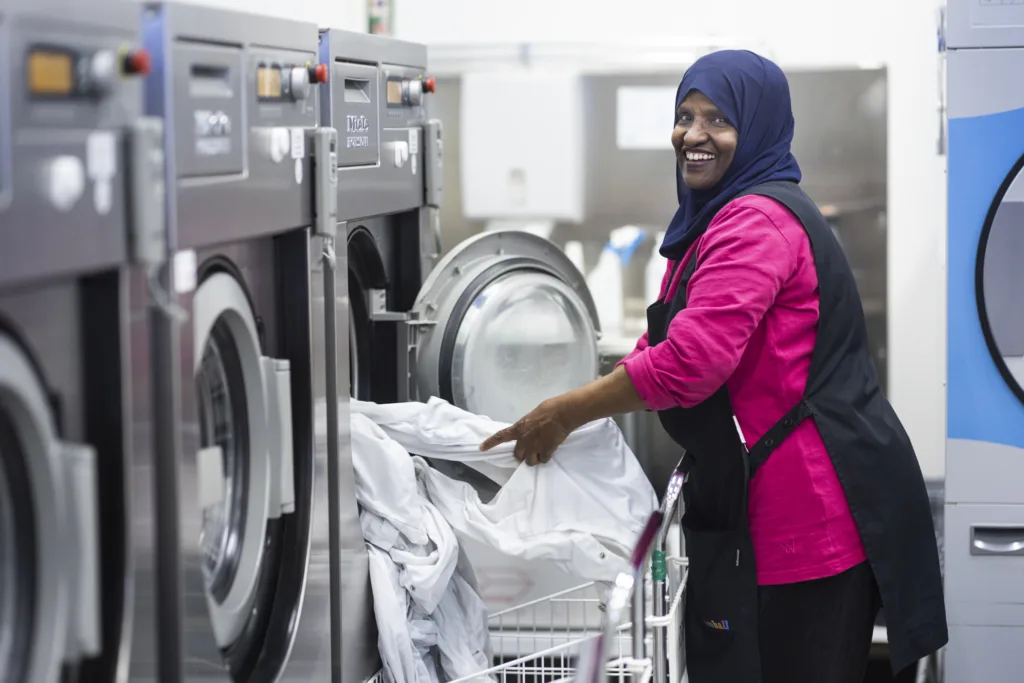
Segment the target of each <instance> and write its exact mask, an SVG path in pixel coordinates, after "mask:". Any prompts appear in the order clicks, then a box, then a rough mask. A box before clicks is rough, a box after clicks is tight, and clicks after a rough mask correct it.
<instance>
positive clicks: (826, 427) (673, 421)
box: [648, 182, 947, 683]
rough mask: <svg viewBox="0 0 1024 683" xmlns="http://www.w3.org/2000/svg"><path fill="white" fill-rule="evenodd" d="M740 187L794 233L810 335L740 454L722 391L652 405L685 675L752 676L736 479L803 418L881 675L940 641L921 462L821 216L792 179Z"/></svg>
mask: <svg viewBox="0 0 1024 683" xmlns="http://www.w3.org/2000/svg"><path fill="white" fill-rule="evenodd" d="M749 194H756V195H762V196H766V197H770V198H772V199H775V200H776V201H778V202H780V203H782V204H783V205H785V206H786V207H787V208H788V209H789V210H790V212H792V213H793V214H794V215H795V216H796V217H797V218H798V219H799V220H800V222H801V223H802V225H803V227H804V230H805V231H806V232H807V236H808V237H809V239H810V243H811V248H812V249H813V252H814V264H815V269H816V270H817V275H818V288H819V321H818V334H817V340H816V342H815V346H814V351H813V354H812V356H811V366H810V372H809V375H808V378H807V386H806V389H805V391H804V396H803V399H802V400H801V401H800V402H799V403H798V404H797V405H795V406H793V407H792V409H791V410H789V412H788V413H786V415H784V416H783V417H782V418H781V419H780V420H779V421H778V423H776V424H775V426H773V427H772V428H771V429H769V430H768V432H767V433H766V434H764V436H763V437H762V438H761V439H760V440H759V441H758V442H757V443H756V444H753V445H752V446H751V447H750V450H749V452H748V450H747V447H746V445H745V444H743V443H742V441H741V437H740V435H739V434H738V427H737V426H736V425H735V423H734V418H733V412H732V406H731V403H730V401H729V395H728V391H727V389H726V387H725V386H723V387H722V388H720V389H719V390H718V391H717V392H716V393H715V394H714V395H712V396H711V397H710V398H708V399H707V400H705V401H704V402H703V403H701V404H699V405H697V406H694V407H693V408H672V409H669V410H665V411H661V412H659V417H660V419H661V422H662V425H663V426H664V427H665V429H666V431H667V432H668V433H669V435H670V436H671V437H672V438H673V440H675V441H676V442H677V443H678V444H679V445H680V446H682V447H683V448H684V449H686V457H685V458H684V469H686V471H687V474H688V478H687V482H686V484H685V485H684V489H683V497H684V502H685V506H686V507H685V510H686V513H685V518H684V531H685V532H686V535H687V555H689V557H690V583H689V585H688V587H687V604H686V612H687V614H686V638H687V661H688V668H689V671H690V680H691V683H709V682H718V681H721V682H722V683H725V682H726V681H728V682H729V683H757V682H758V681H760V666H759V656H758V654H757V650H756V648H757V628H756V626H757V585H756V572H755V569H754V557H753V547H752V544H751V543H750V538H749V530H748V528H747V520H746V514H747V484H748V481H749V478H750V477H753V476H755V475H756V473H757V469H758V467H759V466H760V465H762V464H763V463H764V462H765V461H766V460H767V459H768V457H769V456H770V455H771V454H772V452H773V451H774V450H775V448H777V447H778V445H779V444H780V443H781V442H782V441H783V440H784V439H785V438H786V437H787V436H789V434H790V432H792V431H793V430H794V429H795V428H796V426H797V425H798V424H800V422H802V421H803V420H805V419H808V418H811V419H813V420H814V422H815V424H816V425H817V428H818V431H819V432H820V434H821V438H822V440H823V441H824V444H825V447H826V449H827V450H828V453H829V456H830V457H831V460H832V463H833V465H834V467H835V470H836V474H837V475H838V477H839V481H840V483H841V484H842V487H843V490H844V492H845V493H846V499H847V501H848V503H849V506H850V510H851V512H852V514H853V518H854V520H855V522H856V524H857V528H858V530H859V531H860V535H861V539H862V540H863V543H864V548H865V550H866V552H867V556H868V560H869V562H870V564H871V568H872V570H873V571H874V574H875V578H876V580H877V582H878V587H879V592H880V593H881V597H882V604H883V607H884V610H885V613H886V625H887V629H888V635H889V647H890V654H891V659H892V665H893V669H894V670H897V671H898V670H901V669H903V668H905V667H906V666H908V665H910V664H912V663H914V662H915V661H917V660H918V659H920V658H922V657H924V656H926V655H928V654H930V653H932V652H934V651H936V650H938V649H939V648H940V647H942V646H943V645H944V644H945V643H946V641H947V628H946V613H945V603H944V599H943V586H942V578H941V574H940V568H939V558H938V548H937V545H936V542H935V531H934V526H933V522H932V516H931V509H930V505H929V501H928V494H927V491H926V489H925V483H924V478H923V476H922V474H921V468H920V465H919V463H918V460H917V457H916V455H915V453H914V449H913V447H912V446H911V443H910V439H909V438H908V436H907V434H906V432H905V431H904V429H903V426H902V425H901V424H900V421H899V419H898V418H897V417H896V413H895V412H894V411H893V409H892V406H891V405H890V404H889V401H888V400H887V399H886V398H885V396H884V395H883V394H882V391H881V389H880V387H879V384H878V377H877V373H876V371H875V367H874V364H873V362H872V360H871V357H870V354H869V351H868V344H867V328H866V325H865V322H864V312H863V309H862V307H861V301H860V296H859V294H858V292H857V287H856V283H855V281H854V278H853V272H852V271H851V269H850V265H849V263H848V262H847V260H846V256H845V254H844V253H843V251H842V248H841V247H840V246H839V243H838V241H837V240H836V238H835V235H834V234H833V232H832V230H831V228H830V227H829V225H828V223H827V222H826V221H825V219H824V218H823V217H822V215H821V213H820V212H819V211H818V209H817V207H816V206H815V205H814V203H813V202H812V201H811V200H810V198H809V197H807V195H806V194H804V192H803V191H802V190H801V189H800V187H799V186H798V185H797V184H795V183H790V182H771V183H765V184H763V185H760V186H757V187H754V188H752V189H750V190H748V191H746V192H744V193H742V195H740V196H743V195H749ZM695 264H696V257H695V256H693V257H691V259H690V260H689V262H687V263H686V264H685V266H683V268H684V270H683V276H682V281H681V282H680V285H679V289H678V291H677V293H676V295H675V296H674V297H673V299H672V301H669V302H658V303H656V304H654V305H652V306H651V307H650V308H649V309H648V341H649V343H650V344H651V345H654V344H657V343H659V342H661V341H663V340H664V339H665V335H666V331H667V329H668V324H669V322H670V321H671V320H672V318H674V317H675V315H676V314H677V313H678V312H679V311H681V310H682V309H684V308H685V307H686V290H687V283H688V282H689V279H690V276H691V275H692V274H693V271H694V269H695ZM765 390H766V391H770V390H771V389H770V388H769V387H766V388H765Z"/></svg>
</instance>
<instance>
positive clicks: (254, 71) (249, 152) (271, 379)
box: [143, 2, 338, 682]
mask: <svg viewBox="0 0 1024 683" xmlns="http://www.w3.org/2000/svg"><path fill="white" fill-rule="evenodd" d="M143 26H144V34H145V37H146V40H147V44H148V45H149V46H150V47H151V50H152V52H153V57H154V66H155V72H156V73H155V74H154V78H153V79H152V82H151V86H152V87H150V88H149V89H148V91H147V99H146V103H147V111H148V112H150V113H151V114H153V115H157V116H162V117H164V118H165V119H166V120H168V121H170V122H173V123H172V124H170V125H169V128H168V134H167V138H166V150H167V152H166V159H167V176H168V178H172V179H173V181H172V182H171V184H170V189H169V193H168V195H169V196H168V202H167V207H168V208H167V216H168V235H169V237H168V246H169V248H170V249H171V250H172V251H173V252H174V254H175V255H174V263H173V268H171V269H169V270H168V272H166V273H164V281H165V282H166V283H167V284H168V285H173V288H174V290H175V292H176V293H177V295H178V302H179V304H180V305H181V307H182V309H183V313H184V316H183V319H184V320H185V321H186V324H184V325H182V326H181V328H180V330H179V329H177V328H175V329H174V330H173V334H174V335H175V339H176V340H177V343H176V344H175V346H174V348H173V352H174V353H175V354H177V355H178V359H177V362H176V364H175V365H174V366H172V367H171V368H170V369H169V371H167V370H165V372H169V375H168V377H166V381H168V382H169V383H170V384H172V385H173V387H174V391H175V393H176V395H177V396H178V397H179V402H178V405H179V410H180V419H179V422H178V424H177V428H176V431H175V433H174V434H172V435H170V438H171V439H173V440H174V441H176V443H175V448H176V449H177V451H178V453H179V455H178V459H179V463H180V464H179V469H178V472H177V476H178V477H180V481H178V482H172V485H174V486H176V488H177V511H178V514H179V520H180V524H181V530H180V536H181V540H180V547H181V552H182V560H183V573H184V585H185V595H184V610H185V619H186V621H185V624H186V630H185V633H184V638H185V640H184V645H183V656H184V662H185V663H184V666H185V676H186V678H187V680H215V681H228V680H235V681H249V680H252V679H254V678H255V679H260V680H262V679H267V680H276V681H282V682H290V681H303V682H305V681H308V680H312V679H324V680H326V679H328V678H330V677H331V675H332V669H333V668H336V667H337V666H338V664H337V661H335V660H332V656H331V655H332V648H331V638H332V632H331V629H330V618H329V614H328V604H329V599H328V592H329V590H330V585H329V581H328V576H329V573H330V569H329V567H328V565H329V563H330V560H331V558H330V556H329V552H328V548H329V540H328V533H327V532H328V529H329V527H330V526H331V522H330V520H329V519H328V514H329V507H330V506H329V503H328V489H329V487H328V482H327V479H326V477H325V472H326V471H327V470H328V468H329V464H328V462H327V460H328V453H327V452H326V450H325V448H324V443H323V442H322V440H320V439H317V438H316V436H315V430H314V413H315V412H316V410H317V406H319V405H322V404H324V403H325V401H326V400H327V399H326V397H325V395H324V391H325V389H326V388H325V387H324V386H323V384H322V383H321V382H318V381H314V379H313V378H314V375H317V374H318V373H319V372H320V370H319V367H318V366H322V365H323V364H324V362H325V361H324V359H323V358H322V355H323V348H324V345H323V342H322V341H320V340H318V338H317V336H316V334H317V332H316V329H317V328H318V326H319V324H320V323H318V322H317V321H316V320H315V318H316V317H317V314H316V312H315V310H316V309H317V308H318V304H317V302H316V301H315V297H316V296H317V294H316V292H314V290H313V285H312V282H311V280H312V272H313V269H314V262H315V261H317V260H318V259H319V258H320V254H321V247H320V245H319V244H318V243H316V238H315V235H316V230H315V227H314V213H315V208H314V185H315V179H314V168H315V166H314V163H313V157H312V154H311V151H312V148H313V147H314V145H319V141H320V136H321V133H323V131H318V130H317V127H318V120H317V115H318V106H317V97H318V88H317V87H316V84H317V83H318V82H319V81H321V80H322V79H323V78H325V77H326V69H324V68H322V67H320V66H319V64H318V63H317V42H318V31H317V27H316V26H315V25H313V24H309V23H306V22H297V21H289V20H285V19H275V18H272V17H266V16H261V15H253V14H246V13H240V12H232V11H225V10H218V9H212V8H207V7H200V6H195V5H186V4H181V3H173V2H164V3H152V4H148V5H147V6H146V10H145V16H144V21H143ZM321 332H322V331H321Z"/></svg>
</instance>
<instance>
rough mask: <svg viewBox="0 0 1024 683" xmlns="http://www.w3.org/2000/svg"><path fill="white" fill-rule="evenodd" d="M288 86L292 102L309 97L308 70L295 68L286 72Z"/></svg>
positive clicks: (300, 67)
mask: <svg viewBox="0 0 1024 683" xmlns="http://www.w3.org/2000/svg"><path fill="white" fill-rule="evenodd" d="M288 85H289V86H290V87H289V90H290V92H291V95H292V100H294V101H295V102H301V101H302V100H304V99H306V98H307V97H309V69H307V68H305V67H302V66H296V67H293V68H291V69H289V70H288Z"/></svg>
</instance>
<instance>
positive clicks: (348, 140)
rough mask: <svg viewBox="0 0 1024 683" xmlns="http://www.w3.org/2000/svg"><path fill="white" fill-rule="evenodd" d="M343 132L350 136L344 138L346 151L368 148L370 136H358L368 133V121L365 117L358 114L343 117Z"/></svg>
mask: <svg viewBox="0 0 1024 683" xmlns="http://www.w3.org/2000/svg"><path fill="white" fill-rule="evenodd" d="M345 132H346V133H350V135H348V136H346V137H345V148H346V149H353V148H361V147H369V146H370V136H369V135H360V133H369V132H370V120H369V119H367V118H366V117H365V116H362V115H359V114H348V115H347V116H345ZM352 133H354V135H352Z"/></svg>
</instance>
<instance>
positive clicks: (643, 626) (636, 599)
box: [631, 573, 647, 659]
mask: <svg viewBox="0 0 1024 683" xmlns="http://www.w3.org/2000/svg"><path fill="white" fill-rule="evenodd" d="M644 583H645V581H644V578H643V573H641V574H640V576H639V580H638V581H637V582H636V585H635V586H634V587H633V624H632V628H631V631H632V636H633V659H643V658H644V651H645V648H644V639H645V638H646V637H647V621H646V620H645V619H644V616H645V615H644V611H645V607H646V600H645V599H644V598H645V595H644Z"/></svg>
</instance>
